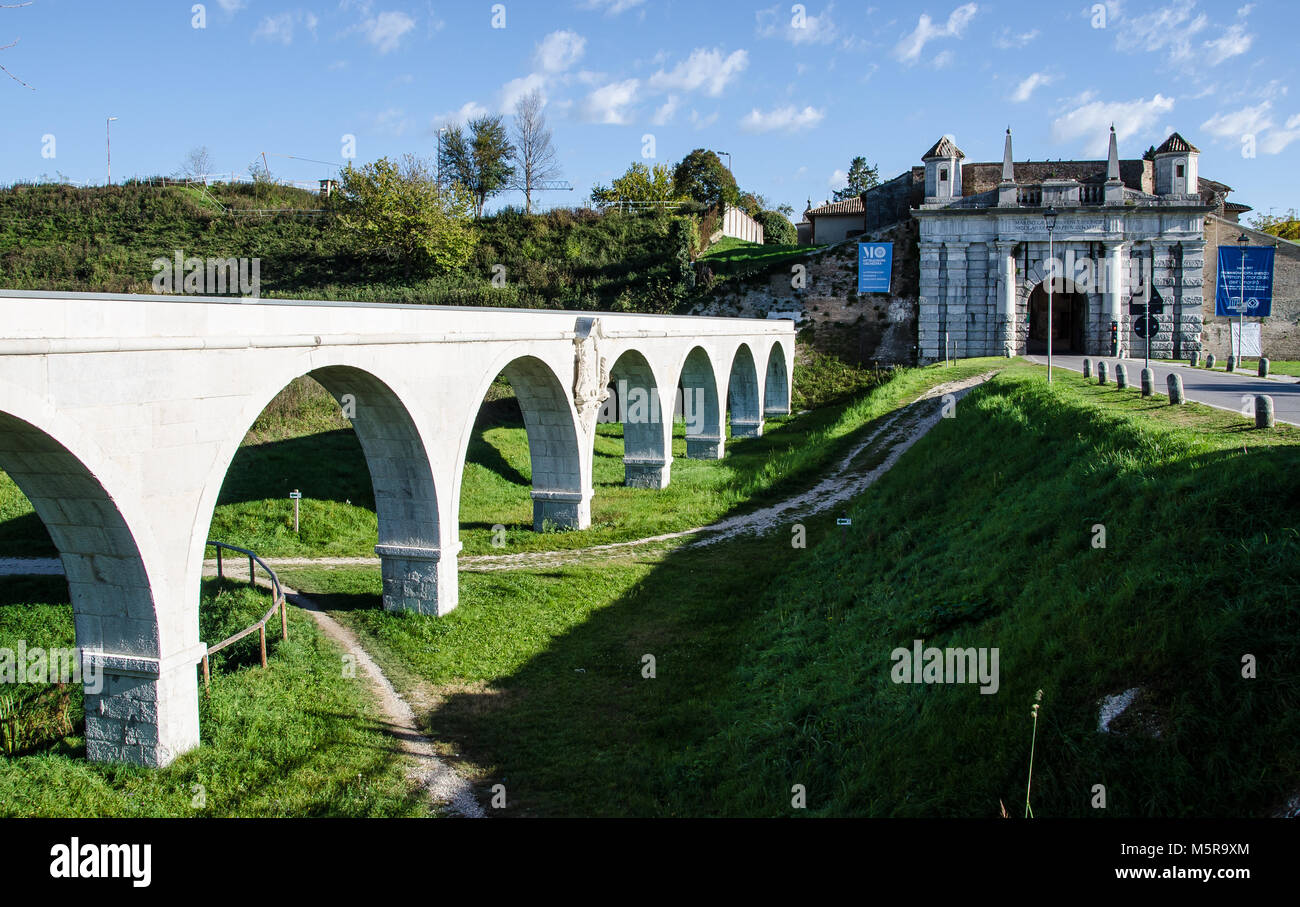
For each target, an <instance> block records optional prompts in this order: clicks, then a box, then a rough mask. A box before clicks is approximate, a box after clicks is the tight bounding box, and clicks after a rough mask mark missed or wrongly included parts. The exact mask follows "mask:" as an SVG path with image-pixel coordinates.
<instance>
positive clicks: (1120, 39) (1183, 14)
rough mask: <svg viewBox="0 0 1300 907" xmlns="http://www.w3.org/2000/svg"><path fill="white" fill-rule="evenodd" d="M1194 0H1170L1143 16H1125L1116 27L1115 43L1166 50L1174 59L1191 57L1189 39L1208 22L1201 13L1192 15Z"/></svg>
mask: <svg viewBox="0 0 1300 907" xmlns="http://www.w3.org/2000/svg"><path fill="white" fill-rule="evenodd" d="M1195 9H1196V0H1173V2H1172V3H1170V4H1169V5H1168V6H1163V7H1160V8H1158V9H1155V10H1153V11H1152V12H1149V13H1147V14H1146V15H1144V16H1138V17H1137V18H1133V19H1128V20H1127V21H1126V22H1125V24H1124V27H1123V28H1120V29H1116V34H1115V46H1116V47H1118V48H1119V49H1120V50H1127V51H1138V50H1145V51H1150V52H1159V51H1163V50H1166V49H1168V52H1169V59H1170V60H1171V61H1173V62H1188V61H1189V60H1190V59H1191V57H1192V44H1191V38H1192V36H1194V35H1196V34H1197V33H1198V32H1201V31H1203V30H1204V29H1205V28H1206V26H1208V25H1209V24H1210V20H1209V17H1207V16H1206V15H1205V14H1204V13H1200V14H1194V13H1195Z"/></svg>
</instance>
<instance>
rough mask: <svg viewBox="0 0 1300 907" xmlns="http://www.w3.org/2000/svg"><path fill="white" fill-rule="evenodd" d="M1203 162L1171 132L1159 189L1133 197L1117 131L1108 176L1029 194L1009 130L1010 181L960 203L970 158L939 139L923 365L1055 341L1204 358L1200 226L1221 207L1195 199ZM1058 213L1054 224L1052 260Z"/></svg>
mask: <svg viewBox="0 0 1300 907" xmlns="http://www.w3.org/2000/svg"><path fill="white" fill-rule="evenodd" d="M1197 156H1198V152H1197V149H1196V148H1195V147H1193V146H1192V145H1191V144H1189V143H1188V142H1187V141H1186V140H1184V139H1183V138H1182V137H1181V136H1179V135H1178V134H1177V133H1174V134H1173V135H1171V136H1170V137H1169V139H1168V140H1167V141H1166V142H1165V143H1164V144H1163V145H1161V146H1160V148H1159V149H1157V150H1156V154H1155V160H1154V167H1153V168H1151V170H1152V171H1153V173H1152V176H1153V179H1151V183H1152V184H1153V185H1147V186H1139V187H1132V186H1129V185H1127V184H1126V182H1125V179H1124V178H1123V177H1122V176H1121V167H1120V161H1119V155H1118V149H1117V147H1116V138H1115V132H1114V129H1113V128H1112V130H1111V134H1110V150H1109V155H1108V160H1107V162H1106V169H1105V173H1104V176H1103V174H1101V173H1097V174H1095V175H1092V176H1088V175H1084V176H1079V175H1068V173H1067V172H1066V171H1067V170H1068V168H1062V171H1063V172H1062V173H1061V174H1052V173H1050V171H1049V172H1048V173H1047V174H1046V175H1045V176H1044V178H1042V179H1039V180H1036V181H1033V182H1031V183H1027V184H1023V183H1020V182H1017V179H1016V172H1015V164H1014V163H1013V160H1012V155H1011V132H1010V130H1008V131H1007V136H1006V146H1005V152H1004V155H1003V164H1002V179H1001V181H1000V182H999V183H998V184H997V185H996V186H995V187H993V188H990V189H988V190H986V191H983V192H978V193H975V194H970V195H963V191H962V170H963V166H962V163H961V161H962V159H963V158H964V157H965V155H964V154H962V152H961V151H960V150H959V149H958V148H957V146H956V145H955V144H953V142H952V141H951V140H950V139H948V138H944V139H941V140H940V141H939V142H938V143H936V144H935V145H934V147H932V148H931V149H930V150H929V151H928V152H927V153H926V155H925V156H924V157H923V158H922V160H923V161H924V163H925V176H924V185H925V189H924V193H925V194H924V201H923V203H922V204H921V205H920V207H919V208H916V209H913V211H912V214H913V216H914V217H916V219H917V220H918V221H919V223H920V293H919V298H918V307H919V312H918V331H917V333H918V338H917V339H918V358H919V359H920V361H922V362H933V361H935V360H937V359H942V358H944V356H945V353H946V354H947V355H951V356H959V357H966V356H986V355H999V356H1000V355H1019V354H1024V353H1027V352H1041V351H1042V350H1041V349H1037V348H1035V347H1036V345H1038V346H1045V341H1046V336H1047V332H1048V331H1049V330H1050V332H1051V336H1052V343H1053V348H1054V350H1055V351H1057V352H1075V353H1087V354H1092V355H1106V356H1128V355H1131V354H1132V355H1141V354H1142V352H1143V351H1145V349H1146V345H1147V344H1148V342H1149V344H1150V351H1151V355H1152V356H1159V357H1170V356H1175V357H1177V356H1185V355H1187V354H1188V353H1190V352H1192V351H1194V350H1200V349H1201V344H1202V341H1201V334H1202V318H1203V315H1202V312H1203V309H1202V304H1203V301H1204V300H1203V294H1202V282H1203V273H1204V249H1205V237H1204V223H1205V218H1206V215H1207V214H1208V213H1209V212H1211V211H1212V210H1214V206H1212V205H1209V204H1207V203H1206V202H1205V200H1204V199H1203V197H1202V195H1201V193H1200V187H1199V180H1198V176H1197ZM1125 163H1126V164H1131V163H1133V162H1125ZM1139 163H1141V162H1139ZM1049 166H1050V165H1049ZM1130 169H1131V168H1130ZM1138 172H1139V173H1145V172H1147V171H1146V170H1145V169H1139V171H1138ZM1130 179H1131V178H1130ZM1148 190H1150V191H1148ZM1049 209H1051V210H1054V211H1055V212H1056V213H1057V215H1058V216H1057V218H1056V221H1055V228H1054V230H1053V232H1052V235H1051V244H1050V248H1051V254H1050V257H1049V236H1048V227H1047V223H1046V220H1045V218H1044V213H1045V212H1047V211H1048V210H1049ZM1049 276H1050V277H1051V278H1052V285H1051V286H1052V295H1053V303H1054V305H1053V306H1052V309H1053V317H1052V321H1051V325H1050V326H1049V325H1048V324H1047V323H1046V321H1047V306H1046V305H1045V302H1046V300H1045V296H1046V291H1047V286H1046V284H1047V281H1048V278H1049ZM1148 316H1149V318H1148ZM1149 319H1153V320H1149ZM1152 328H1154V330H1152Z"/></svg>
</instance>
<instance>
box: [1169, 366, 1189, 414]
mask: <svg viewBox="0 0 1300 907" xmlns="http://www.w3.org/2000/svg"><path fill="white" fill-rule="evenodd" d="M1168 380H1169V405H1170V406H1181V405H1182V404H1184V403H1186V402H1187V398H1186V397H1184V396H1183V376H1182V375H1180V374H1178V373H1177V372H1170V373H1169V379H1168Z"/></svg>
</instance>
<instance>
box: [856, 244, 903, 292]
mask: <svg viewBox="0 0 1300 907" xmlns="http://www.w3.org/2000/svg"><path fill="white" fill-rule="evenodd" d="M893 270H894V244H893V243H892V242H860V243H858V292H859V293H888V292H889V287H890V281H889V278H890V275H891V274H892V273H893Z"/></svg>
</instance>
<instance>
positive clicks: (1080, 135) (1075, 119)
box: [1052, 93, 1174, 157]
mask: <svg viewBox="0 0 1300 907" xmlns="http://www.w3.org/2000/svg"><path fill="white" fill-rule="evenodd" d="M1088 97H1091V93H1088V94H1086V95H1085V96H1084V98H1088ZM1173 109H1174V99H1173V98H1167V97H1165V96H1164V95H1162V94H1156V95H1155V96H1154V97H1153V98H1151V100H1147V99H1146V98H1137V99H1135V100H1132V101H1109V102H1107V101H1092V100H1084V102H1083V103H1081V104H1080V106H1078V107H1075V108H1074V109H1073V110H1067V111H1066V112H1065V113H1063V114H1061V116H1059V117H1057V118H1056V119H1055V120H1053V121H1052V139H1053V141H1057V142H1068V141H1080V140H1082V142H1083V145H1084V148H1085V150H1086V151H1087V153H1089V154H1092V155H1094V156H1096V157H1101V156H1103V155H1104V154H1105V153H1106V148H1107V145H1108V143H1109V140H1110V125H1111V123H1114V124H1115V134H1116V136H1118V138H1119V140H1120V141H1124V140H1125V139H1127V138H1130V137H1132V136H1134V135H1143V134H1145V133H1147V132H1150V131H1151V129H1152V127H1153V126H1154V125H1155V124H1156V123H1157V122H1159V118H1160V117H1162V116H1164V115H1165V114H1167V113H1169V111H1171V110H1173Z"/></svg>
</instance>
